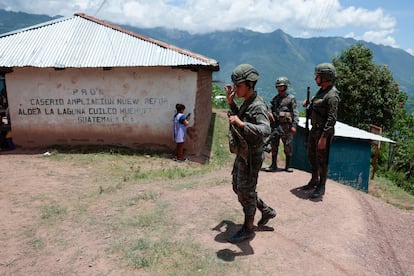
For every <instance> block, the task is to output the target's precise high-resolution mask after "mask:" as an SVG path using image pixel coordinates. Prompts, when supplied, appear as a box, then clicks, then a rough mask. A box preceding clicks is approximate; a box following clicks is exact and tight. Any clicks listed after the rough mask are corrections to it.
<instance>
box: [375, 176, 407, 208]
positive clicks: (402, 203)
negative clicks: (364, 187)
mask: <svg viewBox="0 0 414 276" xmlns="http://www.w3.org/2000/svg"><path fill="white" fill-rule="evenodd" d="M369 194H371V195H373V196H375V197H378V198H380V199H381V200H383V201H384V202H387V203H389V204H391V205H394V206H396V207H398V208H400V209H404V210H414V196H413V195H411V194H409V193H407V192H406V191H404V190H403V189H401V188H400V187H398V186H397V185H396V184H395V183H393V182H391V181H390V180H388V179H386V178H383V177H375V178H374V179H373V180H370V183H369Z"/></svg>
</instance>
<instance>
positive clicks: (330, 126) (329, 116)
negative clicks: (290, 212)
mask: <svg viewBox="0 0 414 276" xmlns="http://www.w3.org/2000/svg"><path fill="white" fill-rule="evenodd" d="M335 77H336V71H335V67H334V66H333V65H332V64H330V63H321V64H319V65H317V66H316V68H315V81H316V84H317V85H318V86H319V87H320V89H319V91H318V92H317V93H316V95H315V96H314V97H313V98H312V100H311V102H310V105H309V107H308V112H311V114H310V115H311V116H310V117H311V124H312V128H311V130H310V133H309V140H308V159H309V163H310V165H311V169H312V178H311V180H310V181H309V183H308V184H307V185H305V186H303V187H302V189H303V190H311V189H314V188H315V190H314V191H313V193H312V194H311V196H310V197H311V198H320V197H322V196H323V195H324V194H325V183H326V179H327V176H328V159H329V148H330V144H331V142H332V138H333V137H334V131H335V123H336V120H337V114H338V104H339V91H338V90H337V89H336V87H335V86H334V85H333V82H334V80H335ZM307 104H308V103H305V105H307Z"/></svg>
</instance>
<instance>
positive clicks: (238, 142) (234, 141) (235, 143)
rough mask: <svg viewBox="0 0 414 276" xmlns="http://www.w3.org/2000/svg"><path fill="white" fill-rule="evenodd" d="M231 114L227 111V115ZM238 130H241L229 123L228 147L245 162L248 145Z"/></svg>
mask: <svg viewBox="0 0 414 276" xmlns="http://www.w3.org/2000/svg"><path fill="white" fill-rule="evenodd" d="M232 115H233V114H232V112H231V111H228V112H227V116H228V117H230V116H232ZM240 132H241V131H240V130H239V128H238V127H237V126H235V125H231V124H230V125H229V134H228V137H229V149H230V152H231V153H234V154H237V155H239V156H240V157H241V158H242V159H243V160H244V161H246V162H247V158H248V155H249V146H248V145H247V142H246V140H245V139H244V137H243V135H242V134H241V133H240Z"/></svg>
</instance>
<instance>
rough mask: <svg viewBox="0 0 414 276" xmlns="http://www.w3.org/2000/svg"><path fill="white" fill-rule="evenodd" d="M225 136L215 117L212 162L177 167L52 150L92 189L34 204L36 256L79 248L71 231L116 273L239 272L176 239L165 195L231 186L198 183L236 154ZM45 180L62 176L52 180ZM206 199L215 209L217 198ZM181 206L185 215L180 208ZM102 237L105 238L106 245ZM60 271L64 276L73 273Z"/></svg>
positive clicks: (374, 185)
mask: <svg viewBox="0 0 414 276" xmlns="http://www.w3.org/2000/svg"><path fill="white" fill-rule="evenodd" d="M227 131H228V123H227V120H226V118H223V117H220V116H213V123H212V125H211V128H210V131H209V138H208V143H209V146H210V147H211V156H210V159H209V162H208V163H207V164H204V165H200V164H193V163H192V162H186V163H182V164H180V165H179V166H177V165H176V164H175V163H174V162H171V160H169V158H166V157H165V155H166V154H165V153H160V152H144V153H143V152H139V151H131V150H127V149H124V148H111V147H94V148H92V149H88V148H83V147H82V148H80V149H79V150H78V151H76V150H75V149H74V148H63V149H62V148H59V147H56V148H54V149H53V150H52V151H51V152H52V155H51V156H49V157H43V156H42V157H41V158H51V159H52V160H54V161H55V162H58V163H59V164H61V165H62V166H67V167H68V169H70V168H69V167H71V166H73V167H76V168H85V175H84V176H79V178H77V177H76V176H74V178H75V179H74V180H71V179H68V180H67V181H68V184H67V185H71V184H75V183H76V181H77V179H79V180H82V177H89V178H90V179H92V181H90V179H89V181H90V182H91V187H89V186H87V187H85V186H83V190H79V191H78V194H76V193H75V194H71V195H70V196H69V195H68V196H67V198H66V197H65V195H62V199H61V200H60V201H59V200H54V198H52V195H49V194H48V195H47V196H46V195H44V194H39V195H37V196H34V197H33V198H32V201H33V203H34V204H36V206H38V211H39V214H40V218H41V219H40V221H39V222H37V223H35V224H34V225H32V226H31V227H29V229H30V232H26V233H25V235H26V238H27V240H28V241H27V245H28V246H29V247H30V248H32V250H33V254H34V255H39V254H47V253H46V252H45V251H46V249H47V247H48V245H49V244H52V243H53V244H55V245H57V246H58V247H59V248H62V250H63V249H65V248H67V247H70V246H71V245H72V244H76V241H73V240H71V237H70V232H69V231H73V229H77V230H79V229H82V231H85V233H94V235H97V236H98V237H99V238H98V240H99V241H100V242H102V243H104V248H103V250H102V251H101V252H100V253H99V254H108V255H110V256H111V258H110V259H112V260H113V259H115V260H116V261H115V262H117V265H118V266H119V268H124V267H126V268H127V270H128V271H132V272H134V273H135V272H136V274H137V275H138V274H141V272H144V273H143V274H148V275H237V274H240V273H242V272H243V270H242V269H241V268H240V266H242V264H238V263H234V262H227V263H226V262H223V261H222V260H223V258H217V256H218V255H220V254H221V255H223V256H224V255H226V254H227V255H228V256H230V257H231V256H234V254H232V253H231V251H229V250H228V249H223V250H221V251H220V252H214V250H213V249H209V248H204V247H202V246H201V245H200V244H199V243H198V242H197V240H194V239H189V238H188V236H185V234H178V233H177V232H178V230H179V229H181V228H180V227H181V226H182V224H183V223H185V222H183V221H182V220H179V219H177V218H174V217H171V216H170V214H176V212H174V211H175V210H172V208H173V207H172V206H176V205H173V203H175V202H169V201H168V200H165V198H164V197H163V193H165V192H176V191H180V190H189V189H198V188H209V187H215V186H218V185H229V183H230V181H231V180H230V176H229V177H228V178H225V179H223V178H222V177H215V176H214V175H213V176H211V177H210V176H209V177H208V178H203V176H204V175H205V174H207V173H211V172H214V171H215V170H218V169H221V168H223V167H224V166H229V167H230V165H231V163H232V161H233V158H234V155H232V154H230V153H229V150H228V144H227V141H228V140H227ZM279 152H283V150H279ZM47 177H59V175H56V173H51V174H50V175H48V176H47ZM71 181H73V182H71ZM229 189H231V187H230V186H229ZM370 193H371V194H372V195H374V196H377V197H379V198H381V199H382V200H384V201H386V202H389V203H391V204H393V205H396V206H398V207H400V208H403V209H412V207H413V206H414V198H413V197H412V196H409V195H408V194H407V193H404V192H402V190H401V189H399V188H398V187H397V186H396V185H393V184H392V183H390V182H388V181H386V180H385V179H382V178H377V179H375V180H373V181H371V183H370ZM211 200H212V202H214V200H215V199H214V198H212V199H211ZM217 200H218V199H217ZM182 206H183V207H182V208H185V202H182ZM221 212H222V213H216V214H212V216H214V218H217V219H216V220H217V221H220V220H222V218H223V217H226V218H227V219H228V220H232V221H237V220H239V219H240V211H239V210H233V209H230V210H229V209H223V210H222V211H221ZM69 226H70V228H69V229H68V227H69ZM206 227H208V225H206ZM105 237H110V238H108V239H107V240H106V239H105ZM190 237H191V235H190ZM226 250H227V251H226ZM75 254H76V253H75ZM77 254H79V256H77V255H74V256H70V257H71V258H73V260H74V261H73V262H75V261H76V260H77V259H79V258H80V257H82V256H81V255H82V252H78V253H77ZM97 254H98V253H97ZM99 254H98V255H99ZM223 256H222V257H223ZM62 269H67V270H68V273H69V272H70V269H71V268H69V269H68V268H62Z"/></svg>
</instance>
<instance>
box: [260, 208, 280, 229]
mask: <svg viewBox="0 0 414 276" xmlns="http://www.w3.org/2000/svg"><path fill="white" fill-rule="evenodd" d="M274 217H276V211H275V209H273V208H272V207H267V208H265V209H264V210H263V211H262V218H261V219H260V220H259V221H258V222H257V226H260V227H261V226H265V225H266V223H268V222H269V220H270V219H272V218H274Z"/></svg>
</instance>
